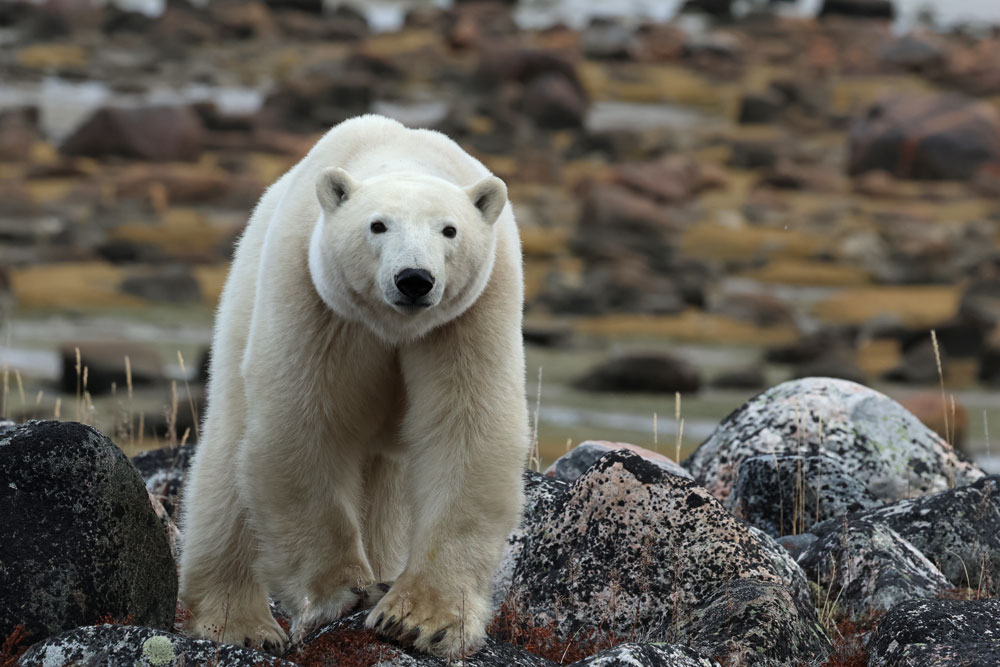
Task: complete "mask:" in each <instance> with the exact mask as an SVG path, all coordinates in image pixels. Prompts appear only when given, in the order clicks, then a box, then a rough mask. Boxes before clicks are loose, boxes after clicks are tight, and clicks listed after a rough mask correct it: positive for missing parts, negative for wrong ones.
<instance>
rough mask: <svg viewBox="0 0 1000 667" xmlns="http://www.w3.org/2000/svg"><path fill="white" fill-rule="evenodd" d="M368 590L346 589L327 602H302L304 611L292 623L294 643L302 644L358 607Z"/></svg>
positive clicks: (332, 596) (329, 598) (337, 592)
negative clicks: (317, 630)
mask: <svg viewBox="0 0 1000 667" xmlns="http://www.w3.org/2000/svg"><path fill="white" fill-rule="evenodd" d="M363 590H366V589H358V588H344V589H341V590H338V591H336V592H335V593H333V594H332V595H330V596H329V597H327V598H326V599H325V600H310V599H308V598H306V599H305V600H303V602H302V611H301V612H300V613H299V614H297V615H296V616H295V620H294V621H292V641H293V642H295V643H300V642H302V640H304V639H305V638H306V636H307V635H309V633H310V632H312V631H313V630H316V629H317V628H319V627H321V626H324V625H326V624H327V623H332V622H334V621H336V620H337V619H338V618H340V617H341V616H343V615H344V614H346V613H347V612H349V611H351V610H352V609H354V608H355V607H357V606H358V602H359V601H360V600H361V597H362V591H363Z"/></svg>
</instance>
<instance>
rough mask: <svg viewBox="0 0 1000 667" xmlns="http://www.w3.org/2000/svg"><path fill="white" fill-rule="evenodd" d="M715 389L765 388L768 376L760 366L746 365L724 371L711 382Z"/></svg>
mask: <svg viewBox="0 0 1000 667" xmlns="http://www.w3.org/2000/svg"><path fill="white" fill-rule="evenodd" d="M710 384H711V386H712V387H714V388H715V389H734V390H746V389H763V388H764V387H766V386H767V376H766V375H765V374H764V369H763V368H762V367H760V366H757V365H754V366H746V367H744V368H733V369H731V370H727V371H722V372H721V373H719V374H718V375H716V376H715V377H714V378H712V382H711V383H710Z"/></svg>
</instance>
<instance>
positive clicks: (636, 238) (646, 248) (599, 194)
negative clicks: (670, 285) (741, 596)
mask: <svg viewBox="0 0 1000 667" xmlns="http://www.w3.org/2000/svg"><path fill="white" fill-rule="evenodd" d="M681 229H682V225H681V224H680V222H679V221H678V220H677V218H676V217H675V216H673V215H671V213H670V211H668V210H667V209H666V208H665V207H663V206H662V205H659V204H657V203H656V202H654V201H651V200H650V199H648V198H646V197H644V196H642V195H640V194H638V193H636V192H634V191H632V190H629V189H627V188H624V187H622V186H619V185H599V184H591V185H590V186H589V187H587V188H586V189H585V190H584V194H583V206H582V208H581V211H580V224H579V235H580V238H579V239H578V241H577V244H576V245H577V250H578V251H579V252H580V253H581V254H582V255H584V256H585V257H588V258H596V259H603V258H605V257H607V258H611V257H613V256H615V255H616V254H618V253H621V252H631V253H635V254H637V255H644V254H646V253H647V252H650V251H651V252H656V253H658V254H659V255H660V256H662V255H665V254H668V253H669V252H670V247H671V245H672V241H673V237H674V236H675V235H677V234H678V232H680V231H681Z"/></svg>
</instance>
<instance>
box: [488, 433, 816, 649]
mask: <svg viewBox="0 0 1000 667" xmlns="http://www.w3.org/2000/svg"><path fill="white" fill-rule="evenodd" d="M523 540H524V546H523V550H522V553H521V558H520V559H519V561H518V563H517V565H516V567H515V570H514V576H513V582H512V587H511V595H509V596H508V603H509V604H510V605H511V606H512V608H513V610H514V613H515V614H516V615H517V616H518V617H521V618H525V619H529V621H530V623H531V624H532V625H534V626H538V627H549V628H552V629H553V630H554V631H555V632H556V634H557V635H560V636H570V635H573V636H577V637H586V636H588V634H590V633H592V632H595V631H596V632H597V633H598V634H600V633H605V634H612V635H617V636H620V637H629V638H638V639H640V640H642V641H665V640H669V638H670V635H671V632H672V631H673V630H672V628H673V626H674V625H675V624H676V623H678V622H679V621H680V620H681V619H682V618H684V617H685V616H686V615H687V614H689V610H690V609H693V608H696V607H698V606H699V605H701V604H703V603H705V602H706V601H708V600H711V599H712V598H713V597H714V596H715V595H716V594H717V591H718V590H719V589H720V588H721V587H723V586H724V585H725V584H726V583H727V582H730V583H731V582H733V581H735V580H739V579H754V580H758V581H762V582H768V583H771V584H774V585H776V586H779V587H783V588H784V589H786V595H787V597H788V598H794V599H797V600H798V601H799V602H800V603H801V605H799V604H797V605H793V609H794V612H792V613H790V614H789V615H788V618H787V619H786V620H787V621H788V623H789V625H788V626H787V627H786V628H785V629H784V630H783V632H784V634H782V633H781V632H777V631H773V629H772V631H773V632H774V635H775V636H776V637H781V636H787V635H795V636H797V637H801V640H799V641H796V642H791V644H790V645H792V646H801V645H808V644H809V643H810V641H811V639H807V638H805V637H812V636H813V628H814V627H815V626H816V625H817V621H816V614H815V610H814V609H813V608H812V607H811V606H809V604H808V601H809V593H808V586H807V584H806V581H805V578H804V577H803V575H802V572H801V570H800V569H799V568H798V567H797V566H796V565H795V563H794V562H792V561H791V559H790V558H789V557H788V555H787V553H785V552H784V550H783V549H782V548H781V547H780V546H778V545H777V544H775V543H774V541H773V540H771V538H769V537H767V536H766V535H764V534H763V533H761V532H760V531H756V530H753V529H750V528H748V527H747V526H745V525H744V524H742V523H741V522H740V521H739V520H738V519H736V518H735V517H733V516H732V515H731V514H730V513H729V512H727V511H726V510H725V508H723V507H722V505H721V504H720V503H719V502H718V501H717V500H716V499H715V498H714V497H713V496H712V495H711V494H710V493H708V491H707V490H705V489H704V488H702V487H700V486H698V485H697V484H695V483H693V482H692V481H691V480H688V479H684V478H681V477H677V476H674V475H671V474H669V473H666V472H664V471H663V470H661V469H660V468H659V467H657V466H656V465H654V464H652V463H650V462H649V461H646V460H645V459H643V458H642V457H640V456H638V455H636V454H633V453H631V452H628V451H625V450H618V451H613V452H610V453H608V454H606V455H605V456H604V457H602V458H601V459H600V460H599V461H598V462H597V463H596V464H594V465H593V466H592V467H591V468H590V469H589V470H588V471H587V472H586V473H585V474H584V475H582V476H581V477H580V478H579V479H578V480H577V481H576V482H574V483H573V484H572V485H570V486H569V488H568V489H566V491H565V492H564V493H562V494H560V495H559V496H557V497H556V498H555V499H554V501H553V502H552V503H551V504H550V506H549V514H548V516H546V517H540V518H539V520H537V521H536V522H535V523H533V524H526V528H525V535H524V537H523ZM800 613H801V614H804V616H799V614H800ZM574 633H575V634H574Z"/></svg>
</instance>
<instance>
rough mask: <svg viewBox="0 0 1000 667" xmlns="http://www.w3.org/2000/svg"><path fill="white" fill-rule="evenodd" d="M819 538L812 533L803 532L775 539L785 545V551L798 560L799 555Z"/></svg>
mask: <svg viewBox="0 0 1000 667" xmlns="http://www.w3.org/2000/svg"><path fill="white" fill-rule="evenodd" d="M818 539H819V538H818V537H816V536H815V535H813V534H812V533H802V534H800V535H784V536H782V537H779V538H776V539H775V540H774V541H775V542H777V543H778V544H780V545H781V546H782V547H784V548H785V551H787V552H788V554H789V555H790V556H791V557H792V558H794V559H795V560H796V561H797V560H798V559H799V556H801V555H802V554H803V553H804V552H805V550H806V549H808V548H809V547H810V546H812V544H813V543H814V542H815V541H816V540H818Z"/></svg>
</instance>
